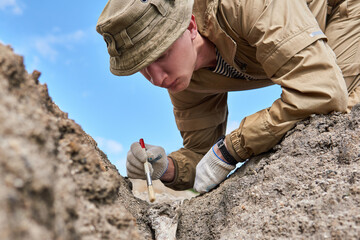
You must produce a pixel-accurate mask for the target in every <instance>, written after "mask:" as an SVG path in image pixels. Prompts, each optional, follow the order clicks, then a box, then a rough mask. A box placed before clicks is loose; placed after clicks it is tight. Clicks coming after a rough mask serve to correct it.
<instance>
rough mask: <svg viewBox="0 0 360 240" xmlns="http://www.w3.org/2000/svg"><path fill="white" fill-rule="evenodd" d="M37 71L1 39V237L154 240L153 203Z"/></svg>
mask: <svg viewBox="0 0 360 240" xmlns="http://www.w3.org/2000/svg"><path fill="white" fill-rule="evenodd" d="M39 75H40V73H39V72H36V71H35V72H34V73H32V74H31V75H29V74H28V73H27V72H26V71H25V69H24V65H23V59H22V57H20V56H17V55H15V54H14V53H13V52H12V50H11V49H10V47H5V46H4V45H1V44H0V209H1V211H0V239H3V240H5V239H144V238H149V239H151V238H152V233H151V229H150V228H149V227H148V223H147V219H145V218H144V217H143V214H142V213H141V211H142V209H146V206H147V203H146V202H144V201H141V200H139V199H137V198H135V197H134V196H133V195H132V193H131V190H130V188H129V184H128V182H126V181H125V180H124V178H122V177H121V176H120V175H119V173H118V171H117V170H116V168H115V167H114V166H113V165H112V164H111V163H110V162H109V161H108V159H107V158H106V156H105V154H104V153H103V152H102V151H100V150H99V149H98V148H97V144H96V142H95V141H94V140H93V139H92V138H91V137H90V136H88V135H87V134H86V133H85V132H84V131H83V130H82V129H81V127H80V126H79V125H77V124H76V123H75V122H74V121H73V120H70V119H68V118H67V114H65V113H63V112H62V111H60V110H59V108H58V107H57V106H56V105H55V104H54V103H53V102H52V100H51V98H50V97H49V95H48V91H47V87H46V85H41V84H39V82H38V80H37V79H38V77H39ZM129 206H131V207H129Z"/></svg>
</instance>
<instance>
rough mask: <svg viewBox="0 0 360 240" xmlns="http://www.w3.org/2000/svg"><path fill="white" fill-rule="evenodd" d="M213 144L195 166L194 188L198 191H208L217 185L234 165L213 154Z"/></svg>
mask: <svg viewBox="0 0 360 240" xmlns="http://www.w3.org/2000/svg"><path fill="white" fill-rule="evenodd" d="M214 146H215V145H214ZM214 146H213V147H212V148H211V149H210V150H209V151H208V152H207V153H206V154H205V156H204V157H203V158H202V159H201V160H200V162H199V163H198V165H197V166H196V176H195V184H194V189H195V191H197V192H199V193H205V192H208V191H210V190H211V189H213V188H214V187H216V186H217V185H219V184H220V183H221V182H222V181H223V180H224V179H225V178H226V177H227V175H228V174H229V173H230V172H231V171H232V170H234V169H235V166H236V165H231V164H230V163H227V162H225V161H224V160H222V159H221V158H219V157H218V156H217V155H216V154H215V151H214Z"/></svg>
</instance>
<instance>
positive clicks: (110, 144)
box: [95, 137, 124, 154]
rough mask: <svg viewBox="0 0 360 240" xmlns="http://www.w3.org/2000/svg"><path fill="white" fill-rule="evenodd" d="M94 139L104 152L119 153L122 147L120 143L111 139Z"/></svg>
mask: <svg viewBox="0 0 360 240" xmlns="http://www.w3.org/2000/svg"><path fill="white" fill-rule="evenodd" d="M95 140H96V142H97V143H98V145H99V148H100V149H101V150H103V151H104V152H105V153H106V154H119V153H121V152H122V151H123V149H124V148H123V146H122V144H121V143H119V142H117V141H114V140H111V139H105V138H102V137H96V138H95Z"/></svg>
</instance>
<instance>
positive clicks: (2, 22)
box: [0, 0, 281, 176]
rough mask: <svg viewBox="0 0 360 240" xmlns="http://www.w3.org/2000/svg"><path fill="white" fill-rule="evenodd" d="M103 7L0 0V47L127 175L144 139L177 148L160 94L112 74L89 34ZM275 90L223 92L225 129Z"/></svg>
mask: <svg viewBox="0 0 360 240" xmlns="http://www.w3.org/2000/svg"><path fill="white" fill-rule="evenodd" d="M106 2H107V1H105V0H98V1H84V0H78V1H69V0H63V1H59V2H52V1H40V0H33V1H25V0H0V42H1V43H3V44H7V45H11V46H12V47H13V48H14V51H15V52H16V53H18V54H20V55H22V56H24V61H25V66H26V69H27V71H28V72H29V73H31V72H32V71H33V70H34V69H36V70H39V71H40V72H41V73H42V75H41V77H40V82H41V83H46V84H47V85H48V88H49V93H50V96H51V97H52V99H53V100H54V102H55V103H56V104H57V105H58V106H59V107H60V108H61V110H62V111H64V112H67V113H68V114H69V118H71V119H74V120H75V121H76V122H77V123H78V124H79V125H81V126H82V128H83V129H84V130H85V131H86V132H87V133H88V134H89V135H90V136H92V137H93V138H94V139H95V140H96V141H97V142H98V145H99V147H100V149H101V150H103V151H104V152H105V153H106V154H107V155H108V158H109V160H110V161H111V162H112V163H113V164H114V165H115V166H116V167H117V168H118V170H119V172H120V173H121V175H123V176H125V175H126V168H125V163H126V155H127V151H128V149H129V147H130V145H131V143H132V142H134V141H138V140H139V138H144V140H145V142H146V143H150V144H154V145H160V146H162V147H164V148H165V150H166V152H168V153H170V152H172V151H175V150H177V149H179V148H180V147H182V139H181V136H180V134H179V132H178V130H177V128H176V124H175V120H174V116H173V112H172V105H171V102H170V100H169V97H168V94H167V91H166V90H165V89H162V88H158V87H155V86H152V85H151V84H150V83H149V82H148V81H147V80H146V79H145V78H144V77H142V75H140V74H135V75H132V76H129V77H118V76H114V75H112V74H111V73H110V71H109V57H108V53H107V50H106V45H105V42H104V41H103V39H102V37H101V36H100V35H99V34H98V33H97V32H96V30H95V26H96V22H97V19H98V17H99V15H100V13H101V11H102V9H103V8H104V6H105V4H106ZM280 93H281V90H280V88H279V87H278V86H272V87H267V88H263V89H258V90H251V91H243V92H234V93H230V94H229V101H228V103H229V112H230V114H229V119H228V131H230V130H233V129H235V128H236V127H237V126H238V125H239V124H240V122H241V120H242V118H244V117H245V116H247V115H249V114H252V113H255V112H257V111H259V110H261V109H263V108H266V107H269V106H271V104H272V102H273V101H274V100H275V99H277V98H278V97H279V96H280Z"/></svg>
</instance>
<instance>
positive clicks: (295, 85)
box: [226, 1, 347, 159]
mask: <svg viewBox="0 0 360 240" xmlns="http://www.w3.org/2000/svg"><path fill="white" fill-rule="evenodd" d="M255 2H258V1H255ZM306 2H307V1H270V2H269V4H268V5H266V6H262V7H258V8H257V9H260V10H258V12H256V11H255V12H254V14H251V15H249V14H248V15H246V14H245V13H246V9H249V7H251V8H252V7H254V6H252V5H249V6H247V4H254V2H253V1H243V3H244V6H243V8H241V11H243V12H242V14H241V16H242V20H241V21H240V23H241V24H240V25H241V26H240V25H239V26H240V27H239V28H238V30H237V31H238V32H239V33H241V34H242V35H243V36H245V38H246V40H247V41H248V43H249V44H250V45H251V46H253V47H254V48H256V59H257V61H258V62H259V63H260V64H261V66H262V67H263V69H264V70H265V72H266V74H267V75H268V77H269V78H270V79H271V80H272V81H273V82H274V83H276V84H278V85H280V86H281V88H282V94H281V96H280V98H279V99H277V100H276V101H275V102H274V103H273V104H272V106H271V107H270V108H267V109H264V110H261V111H259V112H257V113H255V114H253V115H250V116H248V117H246V118H244V119H243V120H242V122H241V123H240V127H239V128H238V129H237V130H234V131H233V132H232V133H230V134H229V135H228V136H227V137H226V143H227V146H228V148H229V152H230V153H232V154H233V155H235V156H237V157H238V158H240V159H247V158H249V157H250V156H252V155H257V154H260V153H262V152H265V151H268V150H269V149H271V148H272V147H273V146H274V145H275V144H276V143H278V142H279V140H280V139H281V138H282V137H283V136H284V134H285V133H286V132H287V131H288V130H289V129H291V128H292V127H293V126H294V125H295V123H296V122H297V121H299V120H301V119H304V118H306V117H308V116H309V115H311V114H327V113H329V112H331V111H345V109H346V105H347V91H346V86H345V81H344V78H343V77H342V73H341V70H340V68H339V67H338V66H337V64H336V61H335V54H334V53H333V51H332V50H331V49H330V47H329V46H328V45H327V43H326V42H325V40H326V36H325V35H324V34H323V32H322V31H321V29H320V27H319V25H318V23H317V22H316V19H315V17H314V16H313V13H312V12H311V11H310V10H309V8H308V6H307V4H306ZM245 23H247V24H245ZM249 23H250V24H249Z"/></svg>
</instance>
